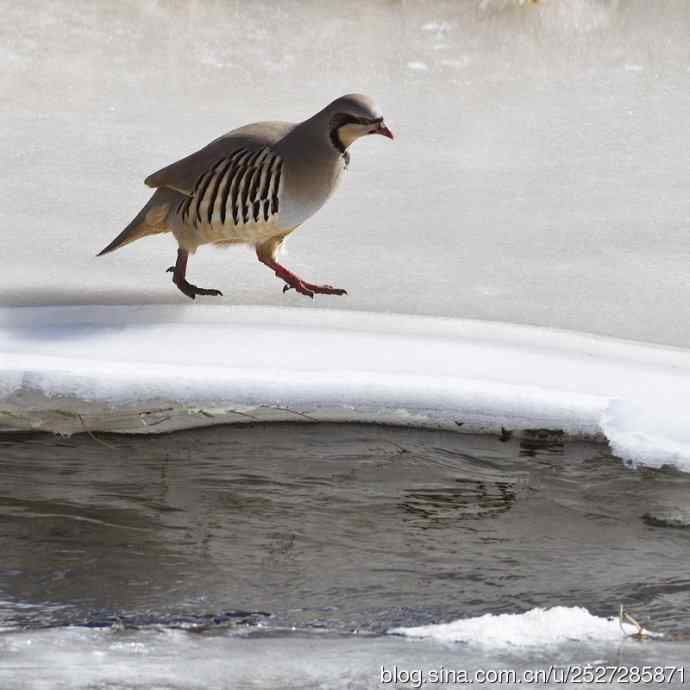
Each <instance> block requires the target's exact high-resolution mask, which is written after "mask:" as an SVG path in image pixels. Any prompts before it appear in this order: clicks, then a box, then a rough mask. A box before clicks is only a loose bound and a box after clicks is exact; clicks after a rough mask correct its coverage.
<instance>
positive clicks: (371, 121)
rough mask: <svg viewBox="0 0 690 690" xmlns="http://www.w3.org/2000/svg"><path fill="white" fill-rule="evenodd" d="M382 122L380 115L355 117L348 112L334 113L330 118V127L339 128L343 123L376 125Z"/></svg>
mask: <svg viewBox="0 0 690 690" xmlns="http://www.w3.org/2000/svg"><path fill="white" fill-rule="evenodd" d="M381 122H383V118H382V117H377V118H368V117H357V116H356V115H350V114H349V113H336V114H335V115H334V116H333V118H332V119H331V127H332V128H333V129H340V127H344V126H345V125H365V126H366V125H378V124H380V123H381Z"/></svg>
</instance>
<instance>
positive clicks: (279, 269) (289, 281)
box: [256, 249, 347, 299]
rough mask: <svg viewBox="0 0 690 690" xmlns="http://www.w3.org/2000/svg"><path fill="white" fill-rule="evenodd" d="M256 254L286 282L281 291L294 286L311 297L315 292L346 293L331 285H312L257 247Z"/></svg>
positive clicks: (326, 293) (321, 293)
mask: <svg viewBox="0 0 690 690" xmlns="http://www.w3.org/2000/svg"><path fill="white" fill-rule="evenodd" d="M256 256H257V258H258V259H259V261H261V263H262V264H265V265H266V266H268V267H269V268H271V269H273V270H274V271H275V274H276V275H277V276H278V278H282V279H283V280H284V281H285V283H286V284H285V285H284V286H283V292H287V291H288V290H289V289H290V288H295V290H297V292H300V293H301V294H303V295H306V296H307V297H311V298H312V299H313V298H314V295H315V294H320V295H347V290H341V289H340V288H334V287H332V286H331V285H314V283H307V282H306V281H304V280H302V279H301V278H300V277H299V276H297V275H295V274H294V273H293V272H292V271H288V269H287V268H285V266H282V265H281V264H279V263H278V262H277V261H276V260H275V259H274V258H273V257H272V256H268V255H266V253H265V252H262V251H259V249H257V252H256Z"/></svg>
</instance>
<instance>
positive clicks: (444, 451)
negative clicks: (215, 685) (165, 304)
mask: <svg viewBox="0 0 690 690" xmlns="http://www.w3.org/2000/svg"><path fill="white" fill-rule="evenodd" d="M542 436H543V434H540V432H538V431H535V432H534V433H530V434H527V435H526V437H525V438H524V439H522V440H520V439H517V438H511V439H510V440H507V441H504V442H502V441H501V440H499V439H494V438H489V437H485V436H471V435H460V434H451V433H446V432H430V431H414V430H408V429H405V430H403V429H390V428H376V427H367V426H335V425H289V424H282V425H275V426H253V427H242V428H240V427H224V428H213V429H205V430H196V431H188V432H182V433H176V434H172V435H167V436H160V437H152V438H151V437H150V438H142V437H123V436H112V437H98V438H92V437H89V436H86V435H83V436H75V437H72V438H71V439H58V438H53V437H48V436H41V435H15V436H5V437H4V438H3V439H2V441H1V446H0V449H1V459H0V470H1V471H2V477H3V482H2V486H1V487H0V545H1V548H2V553H3V560H2V563H1V564H0V592H1V594H0V599H1V600H4V604H3V606H1V607H0V624H5V625H7V624H22V625H28V626H46V625H59V624H65V623H80V624H85V625H95V626H98V625H110V624H112V623H113V621H119V622H121V623H122V624H123V625H127V626H140V625H148V624H151V623H153V622H159V623H161V624H164V625H169V626H176V625H181V626H186V627H189V626H192V627H198V628H199V629H204V630H206V629H210V628H214V627H220V628H225V627H228V626H230V627H232V626H234V625H237V624H238V623H239V624H246V623H252V624H254V623H259V622H261V621H262V620H265V619H267V617H268V616H270V621H271V625H274V626H278V627H280V626H292V625H297V626H301V627H304V626H307V627H313V628H314V629H324V628H325V629H327V630H329V631H332V632H343V633H349V632H351V631H352V630H360V631H363V632H371V633H380V632H383V631H385V630H386V629H388V628H389V627H391V626H395V625H415V624H422V623H428V622H436V621H439V620H451V619H454V618H460V617H468V616H474V615H481V614H483V613H486V612H487V611H491V612H507V611H510V612H515V611H522V610H527V609H529V608H531V607H534V606H551V605H557V604H561V605H570V606H576V605H578V606H579V605H581V606H587V607H589V608H590V610H591V611H592V612H594V613H597V614H599V615H610V614H612V613H614V612H615V610H616V608H617V606H618V604H620V603H624V604H625V605H626V607H628V608H630V609H632V610H634V611H639V612H641V613H642V614H643V617H647V618H646V619H648V620H652V621H653V622H654V626H655V627H656V628H657V629H662V630H667V631H668V630H675V629H680V628H683V627H686V626H687V621H688V619H689V618H690V615H689V614H690V604H689V603H688V592H689V591H690V578H689V577H688V575H687V573H688V560H689V559H688V547H689V546H690V530H689V529H687V528H680V529H679V528H678V524H674V527H676V528H675V529H668V528H667V527H666V523H664V522H663V519H662V518H658V519H656V520H655V519H653V516H662V517H663V516H664V515H669V514H673V515H678V514H683V513H682V511H683V510H685V511H686V512H685V514H686V515H687V508H688V499H687V496H688V495H690V494H689V493H688V489H690V477H688V476H687V475H681V474H676V473H673V472H663V471H658V472H634V471H630V470H626V469H624V467H623V466H622V464H621V463H620V461H619V460H617V459H616V458H613V457H612V456H611V455H610V454H609V453H608V452H607V450H606V448H605V447H604V446H600V445H592V444H585V443H569V442H566V441H565V440H564V439H563V438H562V437H560V436H558V435H556V437H553V435H552V436H550V437H545V438H542ZM674 511H675V512H674ZM650 516H652V518H650Z"/></svg>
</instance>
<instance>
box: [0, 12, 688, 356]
mask: <svg viewBox="0 0 690 690" xmlns="http://www.w3.org/2000/svg"><path fill="white" fill-rule="evenodd" d="M2 14H3V22H2V26H1V27H0V50H2V59H3V64H4V69H3V70H2V74H0V99H1V101H0V103H1V105H2V107H1V108H0V111H1V113H2V114H1V115H0V121H1V122H2V127H0V159H1V160H2V161H3V165H2V169H1V170H0V214H1V217H0V220H1V222H2V227H3V233H4V234H3V237H4V249H3V271H2V275H0V301H2V303H4V304H12V305H19V304H21V305H29V304H46V303H48V304H67V303H84V302H88V303H98V304H100V303H106V302H107V303H127V304H140V303H160V302H166V303H175V304H181V303H184V301H185V298H184V297H183V296H182V295H180V294H178V293H177V292H176V291H175V289H174V288H173V286H171V285H170V280H169V276H168V275H166V274H165V273H164V270H165V268H166V267H167V266H169V265H170V264H171V262H172V259H173V258H174V254H175V243H174V240H173V239H171V237H170V236H157V237H153V238H147V239H145V240H142V241H140V242H138V243H136V244H134V245H132V246H130V247H127V248H125V249H124V250H122V251H120V252H118V253H117V254H114V255H112V256H108V257H107V258H101V259H96V258H95V253H96V252H97V251H98V250H100V249H101V248H102V247H103V246H104V245H105V244H106V243H108V242H109V241H110V240H111V239H112V238H113V237H114V235H115V234H117V233H118V232H119V231H120V230H121V228H122V227H123V226H124V225H125V224H126V223H127V222H129V220H130V219H131V218H132V216H133V215H134V214H135V213H136V212H137V211H138V209H139V208H140V207H141V205H142V204H143V203H144V202H145V201H146V199H147V198H148V195H149V190H148V189H147V188H146V187H145V186H144V185H143V182H142V181H143V178H144V177H145V176H146V175H147V174H149V173H151V172H153V171H154V170H156V169H158V168H159V167H161V166H163V165H165V164H167V163H169V162H171V161H173V160H175V159H177V158H179V157H181V156H183V155H185V154H187V153H189V152H191V151H194V150H196V149H197V148H199V147H201V146H202V145H204V144H205V143H207V142H208V141H210V140H211V139H213V138H215V137H216V136H217V135H219V134H220V133H222V132H224V131H227V130H229V129H232V128H233V127H235V126H237V125H239V124H243V123H246V122H251V121H256V120H262V119H287V120H298V119H301V118H304V117H306V116H308V115H310V114H311V113H313V112H315V111H316V110H317V109H319V108H321V107H322V106H323V105H324V104H325V103H327V102H328V101H330V100H331V99H332V98H334V97H336V96H338V95H340V94H342V93H346V92H350V91H353V90H357V91H363V92H366V93H369V94H372V95H373V96H375V97H376V99H377V100H378V101H379V102H380V105H381V107H382V109H383V112H384V114H385V115H386V118H387V120H388V121H390V125H391V127H392V128H393V129H394V131H395V132H396V134H397V139H396V140H395V141H394V142H390V141H387V140H384V139H382V138H377V140H376V141H373V140H371V141H370V140H368V141H364V142H359V143H358V144H357V145H355V146H354V147H353V151H352V154H353V155H352V164H351V168H350V170H349V171H348V173H347V177H346V179H345V181H344V184H343V185H342V187H341V188H340V190H339V191H338V193H337V195H336V197H335V198H334V199H333V200H332V201H331V202H330V203H329V204H328V205H327V206H326V207H325V208H324V209H322V211H321V212H319V213H318V214H317V216H315V217H314V218H312V219H311V220H310V221H308V222H307V223H306V224H305V226H304V227H302V228H301V229H300V230H299V231H298V232H297V233H296V234H295V235H294V236H293V237H292V238H291V239H290V241H289V243H288V254H287V255H286V256H285V261H286V263H287V264H288V265H289V266H290V267H292V268H294V269H295V270H296V271H298V272H302V273H303V274H304V275H306V276H308V277H310V278H313V279H315V280H319V281H326V282H330V283H331V284H334V285H339V286H342V287H345V288H347V289H348V290H349V291H350V294H349V296H347V297H344V298H340V299H338V298H321V299H319V300H317V303H318V305H319V306H327V307H329V308H331V307H337V308H339V309H354V310H367V311H391V312H400V313H411V314H432V315H443V316H455V317H465V318H479V319H491V320H498V321H511V322H520V323H529V324H533V325H534V324H536V325H545V326H554V327H562V328H568V329H575V330H580V331H588V332H595V333H600V334H609V335H615V336H619V337H628V338H635V339H642V340H646V341H654V342H661V343H666V344H674V345H681V346H687V345H688V344H689V343H690V325H689V323H690V322H689V321H688V319H687V318H686V313H687V304H688V303H690V280H689V279H688V265H689V261H688V259H689V258H690V251H689V249H688V246H689V245H688V226H689V225H690V195H688V183H687V180H688V169H689V168H690V146H688V135H687V122H688V121H689V120H690V88H689V85H690V71H689V70H690V50H689V48H688V40H687V37H688V35H690V8H689V7H688V4H687V3H686V2H685V0H669V1H668V2H664V3H661V4H659V3H649V2H647V1H646V0H637V1H631V2H616V1H614V0H611V1H610V2H609V1H606V0H570V1H566V0H546V1H545V2H543V3H540V4H533V3H517V2H509V1H508V0H505V1H503V0H482V2H478V1H469V0H467V1H465V2H456V1H453V2H433V3H428V2H405V3H378V2H348V3H340V2H331V1H329V0H327V1H323V0H319V2H300V3H273V2H270V3H269V2H252V3H248V2H247V3H245V2H232V3H218V2H201V1H196V2H189V3H159V2H153V1H147V2H134V1H127V2H117V3H92V4H87V5H84V4H76V5H75V4H74V3H71V2H63V1H57V2H51V3H48V2H44V3H36V4H35V6H34V7H33V8H32V10H31V12H30V13H29V12H28V11H27V10H26V9H25V8H24V6H23V5H22V4H17V3H9V2H5V3H3V10H2ZM190 275H191V277H192V279H193V280H194V281H195V282H198V284H200V285H207V286H212V287H218V288H220V289H222V290H223V292H224V293H225V297H224V298H222V299H220V300H216V301H218V302H220V303H222V304H262V305H282V304H288V305H294V306H299V307H301V308H310V307H312V304H311V303H309V301H308V300H306V299H304V298H302V297H301V296H299V295H296V294H294V293H291V294H287V295H283V294H282V293H281V291H280V287H281V283H280V281H278V280H277V279H276V278H274V277H273V276H272V275H271V273H270V272H269V271H268V270H267V269H266V268H265V267H263V266H260V265H259V264H258V263H257V262H256V260H255V258H254V256H253V254H252V253H251V252H250V251H247V250H244V249H230V250H224V251H220V250H218V251H217V250H215V249H211V248H208V247H207V248H203V249H202V250H201V251H200V252H199V253H198V254H197V255H196V256H195V257H194V258H193V260H192V262H191V267H190Z"/></svg>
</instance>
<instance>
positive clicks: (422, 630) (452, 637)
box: [388, 606, 653, 648]
mask: <svg viewBox="0 0 690 690" xmlns="http://www.w3.org/2000/svg"><path fill="white" fill-rule="evenodd" d="M388 632H389V634H392V635H404V636H406V637H417V638H430V639H433V640H436V641H439V642H465V643H467V644H472V645H482V646H487V647H499V648H500V647H547V646H555V645H559V644H564V643H566V642H618V641H620V640H622V639H623V638H624V637H626V636H629V635H632V634H634V633H637V632H638V629H637V628H636V627H635V626H634V625H631V624H629V623H623V625H622V626H621V625H620V624H619V622H618V619H617V618H601V617H599V616H593V615H592V614H591V613H590V612H589V611H588V610H587V609H585V608H582V607H580V606H575V607H570V606H554V607H552V608H549V609H542V608H534V609H531V610H530V611H527V612H526V613H520V614H509V613H504V614H500V615H494V614H491V613H487V614H485V615H483V616H479V617H478V618H467V619H461V620H457V621H453V622H452V623H442V624H440V625H422V626H419V627H416V628H393V629H392V630H389V631H388ZM646 632H647V633H648V631H646ZM652 635H653V634H652Z"/></svg>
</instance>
